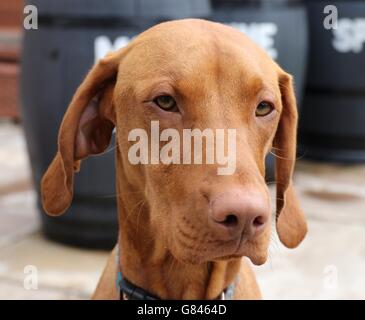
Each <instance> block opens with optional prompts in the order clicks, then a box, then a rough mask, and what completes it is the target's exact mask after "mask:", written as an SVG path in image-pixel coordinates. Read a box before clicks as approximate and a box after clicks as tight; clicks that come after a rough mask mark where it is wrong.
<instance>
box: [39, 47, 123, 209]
mask: <svg viewBox="0 0 365 320" xmlns="http://www.w3.org/2000/svg"><path fill="white" fill-rule="evenodd" d="M120 55H121V53H120V52H117V53H114V54H110V55H108V56H107V57H105V58H104V59H102V60H100V61H99V62H98V63H97V64H96V65H95V66H94V67H93V68H92V70H91V71H90V72H89V74H88V75H87V76H86V78H85V80H84V81H83V83H82V84H81V85H80V87H79V88H78V89H77V91H76V93H75V95H74V97H73V98H72V101H71V103H70V105H69V106H68V108H67V112H66V114H65V116H64V118H63V120H62V123H61V127H60V130H59V134H58V151H57V154H56V156H55V158H54V159H53V161H52V163H51V164H50V166H49V167H48V170H47V171H46V173H45V174H44V176H43V178H42V182H41V192H42V202H43V208H44V209H45V211H46V212H47V213H48V214H50V215H59V214H62V213H63V212H64V211H66V209H67V208H68V207H69V206H70V204H71V201H72V197H73V180H74V172H77V171H79V169H80V163H81V160H82V159H85V158H86V157H88V156H90V155H94V154H98V153H101V152H103V151H104V150H105V149H106V148H107V146H108V145H109V142H110V139H111V136H112V132H113V129H114V124H115V114H114V108H113V107H112V104H113V101H112V100H113V91H114V85H115V78H116V75H117V70H118V66H119V61H120Z"/></svg>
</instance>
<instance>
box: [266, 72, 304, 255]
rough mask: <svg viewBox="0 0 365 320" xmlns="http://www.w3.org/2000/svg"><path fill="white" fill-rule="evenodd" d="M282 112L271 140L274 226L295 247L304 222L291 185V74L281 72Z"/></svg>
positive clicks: (293, 109)
mask: <svg viewBox="0 0 365 320" xmlns="http://www.w3.org/2000/svg"><path fill="white" fill-rule="evenodd" d="M279 85H280V91H281V99H282V112H281V115H280V120H279V125H278V128H277V132H276V135H275V138H274V141H273V147H274V152H275V154H276V155H277V157H276V197H277V200H276V229H277V232H278V236H279V239H280V241H281V242H282V243H283V244H284V245H285V246H286V247H288V248H295V247H296V246H298V245H299V244H300V242H301V241H302V240H303V238H304V237H305V235H306V233H307V222H306V219H305V216H304V213H303V211H302V209H301V207H300V204H299V201H298V198H297V196H296V194H295V191H294V188H293V181H292V178H293V171H294V164H295V159H296V137H297V122H298V111H297V105H296V99H295V95H294V88H293V80H292V77H291V76H290V75H288V74H286V73H283V72H282V73H281V76H280V80H279Z"/></svg>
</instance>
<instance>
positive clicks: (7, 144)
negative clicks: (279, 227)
mask: <svg viewBox="0 0 365 320" xmlns="http://www.w3.org/2000/svg"><path fill="white" fill-rule="evenodd" d="M188 17H195V18H205V19H209V20H214V21H219V22H222V23H225V24H228V25H231V26H232V27H234V28H237V29H239V30H240V31H241V32H244V33H246V34H247V35H248V36H249V37H251V38H252V39H253V40H254V41H256V42H257V43H258V44H259V45H260V46H261V47H262V48H263V49H264V50H266V51H267V52H268V54H269V55H270V56H271V57H272V58H273V59H274V60H276V61H277V62H278V63H279V64H280V65H281V66H282V67H283V68H284V69H285V70H287V71H288V72H290V73H292V74H293V75H294V78H295V83H296V95H297V100H298V110H299V114H300V125H299V132H298V139H299V140H298V143H299V146H298V161H297V167H296V173H295V185H296V188H297V190H298V192H299V196H300V199H301V202H302V205H303V207H304V211H305V213H306V215H307V218H308V223H309V233H308V236H307V238H306V240H305V241H304V242H303V244H302V245H301V246H300V247H299V248H298V249H296V250H293V251H291V250H287V249H285V248H283V247H282V245H281V244H280V243H279V241H278V240H277V238H276V236H274V237H273V240H272V244H271V247H270V258H269V260H268V262H267V263H266V264H265V265H264V266H261V267H255V269H256V272H257V274H258V281H259V284H260V286H261V288H262V293H263V297H264V298H266V299H285V298H287V299H298V298H299V299H364V298H365V273H364V270H365V72H364V70H365V1H364V0H358V1H354V0H351V1H349V0H342V1H340V0H338V1H335V0H332V1H322V0H317V1H315V0H312V1H300V0H106V1H97V0H33V1H31V0H29V1H22V0H1V2H0V299H87V298H89V297H90V295H91V293H92V291H93V289H94V287H95V285H96V282H97V280H98V277H99V276H100V273H101V271H102V268H103V266H104V264H105V263H106V259H107V256H108V250H109V249H110V248H112V247H113V245H114V244H115V242H116V234H117V213H116V202H115V197H114V195H115V189H114V183H115V177H114V176H115V173H114V154H113V151H110V152H107V153H105V154H104V155H102V156H100V157H95V158H91V159H89V160H88V161H86V162H85V163H84V164H83V170H82V171H81V172H80V173H79V174H77V175H76V181H75V197H74V201H73V204H72V206H71V208H70V209H69V210H68V212H67V213H66V214H65V215H63V216H62V217H59V218H49V217H47V216H46V215H45V213H44V212H43V211H42V208H41V206H40V203H39V197H38V194H39V181H40V178H41V176H42V174H43V173H44V171H45V170H46V168H47V166H48V165H49V163H50V161H51V159H52V157H53V156H54V154H55V152H56V146H57V132H58V128H59V125H60V122H61V119H62V116H63V114H64V112H65V109H66V108H67V105H68V103H69V101H70V99H71V97H72V95H73V93H74V91H75V90H76V88H77V87H78V85H79V84H80V82H81V81H82V79H83V78H84V76H85V74H86V73H87V71H88V70H89V69H90V67H91V66H92V65H93V63H94V62H95V61H97V60H98V59H100V58H102V57H103V56H104V55H105V54H106V53H108V52H109V51H112V50H116V49H119V48H121V47H123V46H125V45H126V44H127V43H128V42H129V41H130V40H131V39H132V38H133V37H135V36H136V35H138V34H139V33H140V32H142V31H143V30H145V29H147V28H149V27H150V26H153V25H154V24H156V23H159V22H162V21H166V20H171V19H180V18H188ZM273 164H274V157H273V156H269V157H268V159H267V181H268V185H269V186H270V190H271V192H272V195H273V197H274V191H275V183H274V180H275V178H274V172H273ZM31 273H32V274H34V273H36V275H37V283H36V285H31V286H29V283H28V282H29V281H28V280H29V279H28V278H27V276H29V275H30V274H31ZM27 283H28V285H27Z"/></svg>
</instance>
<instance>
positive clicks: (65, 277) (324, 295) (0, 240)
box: [0, 122, 365, 299]
mask: <svg viewBox="0 0 365 320" xmlns="http://www.w3.org/2000/svg"><path fill="white" fill-rule="evenodd" d="M295 184H296V187H297V189H298V190H299V193H300V197H301V200H302V204H303V207H304V209H305V212H306V214H307V217H308V221H309V230H310V232H309V234H308V237H307V238H306V240H305V242H304V243H303V245H302V246H301V247H300V248H298V249H296V250H288V249H285V248H283V247H282V246H281V245H280V243H279V241H278V240H277V239H276V237H273V241H272V245H271V247H270V259H269V261H268V262H267V263H266V264H265V265H264V266H261V267H257V268H256V269H257V270H256V271H257V274H258V279H259V282H260V285H261V288H262V291H263V295H264V298H266V299H270V298H271V299H285V298H289V299H290V298H303V299H332V298H334V299H338V298H344V299H361V298H362V299H365V166H339V165H328V164H319V163H313V162H306V161H300V162H299V163H298V166H297V172H296V178H295ZM39 229H40V227H39V219H38V215H37V210H36V208H35V194H34V191H33V189H32V184H31V182H30V170H29V166H28V159H27V155H26V150H25V143H24V139H23V133H22V130H21V128H20V127H19V126H15V125H12V124H9V123H5V122H0V299H43V298H46V299H87V298H88V297H89V296H90V294H91V292H92V290H93V288H94V286H95V284H96V281H97V279H98V276H99V274H100V272H101V270H102V268H103V265H104V263H105V261H106V258H107V253H106V252H101V251H87V250H80V249H75V248H70V247H66V246H63V245H59V244H56V243H53V242H50V241H47V240H46V239H44V238H43V237H42V235H41V233H40V231H39ZM32 266H36V267H37V271H38V288H37V289H36V290H35V289H32V286H34V284H35V283H34V282H33V281H32V280H33V278H32V274H34V273H32V272H34V269H32ZM26 288H28V289H26Z"/></svg>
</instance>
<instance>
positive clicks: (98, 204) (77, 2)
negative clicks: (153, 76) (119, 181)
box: [21, 0, 210, 248]
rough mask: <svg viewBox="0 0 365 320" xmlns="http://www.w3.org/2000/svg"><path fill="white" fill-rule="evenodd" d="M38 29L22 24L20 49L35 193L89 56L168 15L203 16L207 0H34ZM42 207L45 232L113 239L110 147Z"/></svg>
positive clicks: (61, 237) (93, 241)
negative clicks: (47, 208) (69, 191)
mask: <svg viewBox="0 0 365 320" xmlns="http://www.w3.org/2000/svg"><path fill="white" fill-rule="evenodd" d="M28 4H33V5H35V6H36V7H37V8H38V14H39V29H38V30H29V31H26V32H25V37H24V50H23V56H22V63H23V65H22V77H21V91H22V112H23V120H24V127H25V133H26V140H27V145H28V151H29V154H30V160H31V165H32V171H33V178H34V184H35V186H36V188H37V192H38V195H39V184H40V179H41V177H42V175H43V173H44V172H45V170H46V169H47V167H48V165H49V164H50V162H51V160H52V158H53V156H54V155H55V153H56V147H57V133H58V128H59V126H60V123H61V120H62V117H63V115H64V113H65V110H66V108H67V106H68V104H69V102H70V100H71V97H72V95H73V93H74V92H75V90H76V89H77V87H78V86H79V85H80V83H81V82H82V80H83V78H84V77H85V75H86V73H87V71H88V70H89V69H90V68H91V66H92V65H93V64H94V62H95V61H96V60H98V59H100V58H102V57H103V56H104V55H105V54H106V53H107V52H108V51H110V50H114V49H117V48H119V47H122V46H124V45H125V44H126V43H127V42H128V41H129V40H130V39H131V38H133V37H134V36H136V35H137V34H138V33H140V32H142V31H144V30H145V29H147V28H149V27H151V26H152V25H154V24H156V23H158V22H161V21H165V20H170V19H178V18H187V17H203V18H204V17H207V16H208V15H209V14H210V3H209V0H198V1H197V0H188V1H187V0H184V1H181V0H154V1H151V0H108V1H100V0H33V1H28ZM39 199H40V197H39V196H38V206H39V209H40V211H41V213H42V215H41V217H42V223H43V231H44V233H45V235H46V236H47V237H49V238H50V239H53V240H56V241H60V242H63V243H68V244H73V245H78V246H85V247H91V248H109V247H112V246H113V245H114V244H115V242H116V237H117V227H118V223H117V209H116V198H115V172H114V152H113V150H111V151H109V152H106V153H105V154H104V155H101V156H98V157H92V158H90V159H88V160H87V161H85V162H84V163H83V165H82V170H81V171H80V173H78V174H77V175H75V194H74V200H73V203H72V206H71V207H70V209H69V210H68V212H67V213H66V214H65V215H63V216H61V217H58V218H50V217H48V216H46V214H45V213H44V212H43V210H42V205H41V203H40V201H39Z"/></svg>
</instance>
